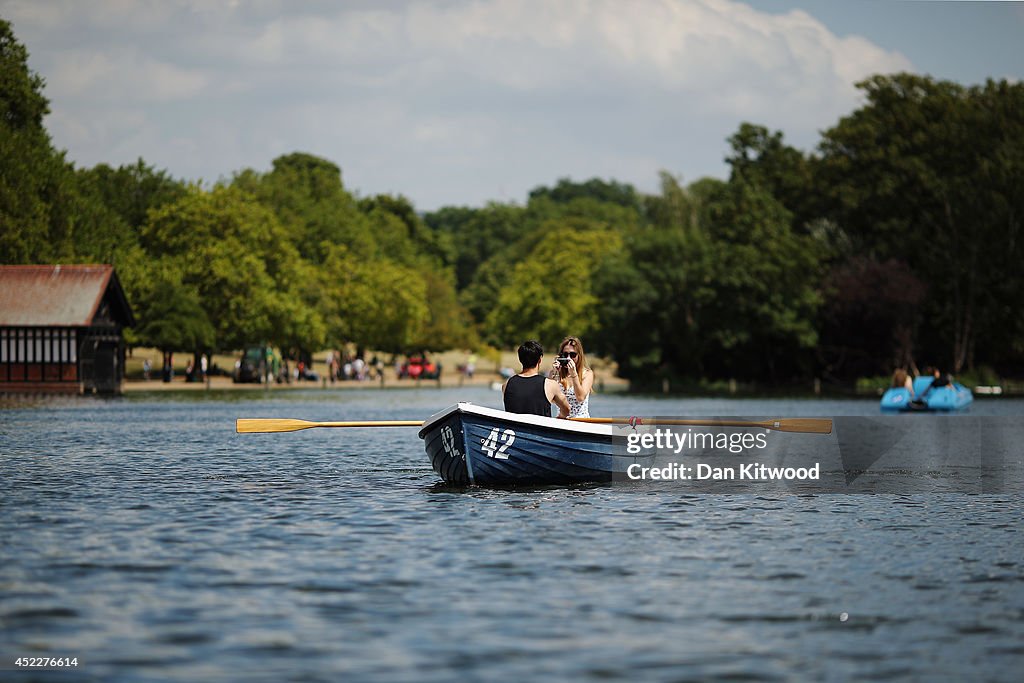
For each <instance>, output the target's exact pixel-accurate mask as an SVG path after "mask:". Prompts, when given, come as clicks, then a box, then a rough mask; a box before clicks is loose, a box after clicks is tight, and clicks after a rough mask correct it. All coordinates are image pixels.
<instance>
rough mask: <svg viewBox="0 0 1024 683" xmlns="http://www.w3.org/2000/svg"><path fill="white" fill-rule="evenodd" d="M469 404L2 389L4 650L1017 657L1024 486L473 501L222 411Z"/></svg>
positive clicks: (727, 668) (388, 446)
mask: <svg viewBox="0 0 1024 683" xmlns="http://www.w3.org/2000/svg"><path fill="white" fill-rule="evenodd" d="M466 399H468V400H472V401H475V402H477V403H481V404H485V405H497V404H498V403H499V402H500V395H499V394H496V393H492V392H487V391H483V390H472V391H465V392H459V391H456V390H442V391H439V390H426V389H424V390H422V391H411V390H405V391H385V392H366V391H359V392H356V391H344V392H318V391H309V392H279V393H276V394H275V393H273V392H271V393H269V394H262V393H258V392H257V393H249V392H230V393H229V392H225V393H224V394H220V395H216V394H214V395H210V396H207V395H202V394H188V395H185V394H177V395H176V394H168V393H164V394H153V395H146V396H131V397H127V398H124V399H119V400H107V401H102V400H84V401H79V400H68V399H61V400H57V401H43V402H39V403H36V404H34V405H28V406H24V405H22V406H15V407H10V406H8V407H7V408H6V409H5V410H4V411H3V412H2V413H0V466H2V473H3V488H2V490H0V548H3V550H2V562H0V624H2V634H3V635H2V637H0V657H3V658H4V659H5V662H4V664H5V665H6V664H9V662H8V661H6V660H9V659H10V658H11V657H13V656H15V655H32V654H44V653H45V654H49V655H54V656H60V655H63V656H78V657H79V658H80V660H81V661H82V663H83V665H82V666H80V668H79V671H78V673H77V674H76V675H75V677H74V678H69V679H68V680H103V681H111V680H112V681H139V680H153V681H157V680H160V681H166V680H172V681H193V680H209V681H213V680H238V679H245V680H262V681H279V680H285V679H294V680H310V681H318V680H323V681H336V680H387V681H394V680H408V681H432V680H450V679H451V678H453V677H454V676H455V675H458V676H459V677H465V678H467V679H469V680H481V679H491V680H536V679H540V678H548V679H567V680H581V679H583V680H586V679H601V680H609V679H611V680H629V681H632V680H639V679H656V680H679V679H688V680H708V679H715V678H720V679H728V678H741V679H746V680H770V679H808V678H837V679H850V678H855V679H869V678H870V679H923V680H930V679H936V678H938V679H960V678H970V679H989V680H999V679H1002V680H1009V679H1010V678H1011V672H1012V671H1015V670H1019V669H1020V667H1021V664H1024V647H1022V646H1021V642H1024V544H1022V543H1021V539H1020V532H1021V529H1020V521H1019V520H1020V515H1021V504H1020V499H1019V496H971V495H962V494H942V495H937V494H930V495H907V496H872V495H865V496H859V495H858V496H853V495H842V496H840V495H837V496H796V495H784V494H780V495H717V496H716V495H706V496H704V495H686V494H682V493H679V492H678V491H673V490H672V489H671V488H664V487H663V488H659V489H657V490H654V489H652V490H651V491H649V492H647V491H639V492H638V491H623V490H621V489H619V488H617V487H613V486H579V487H555V488H545V489H537V490H530V491H494V490H483V489H472V488H470V489H460V488H452V487H448V486H446V485H444V484H443V483H441V482H439V480H438V478H437V476H436V475H435V474H434V473H433V472H432V471H431V469H430V466H429V463H428V462H427V460H426V457H425V456H424V454H423V452H422V447H421V444H420V442H419V440H418V439H417V438H416V434H415V432H416V430H415V429H400V428H395V429H335V430H326V429H313V430H307V431H304V432H295V433H291V434H266V435H245V436H239V435H236V434H234V432H233V421H234V419H235V418H236V417H298V418H302V419H309V420H337V419H350V420H372V419H385V418H387V419H422V418H424V417H426V416H427V415H428V414H430V413H433V412H435V411H437V410H440V409H442V408H444V407H445V406H446V405H449V404H451V403H453V402H455V401H456V400H466ZM593 403H594V407H593V409H594V410H595V413H596V414H605V415H613V414H618V415H631V414H660V415H665V414H678V415H685V414H689V415H760V414H781V415H802V416H803V415H858V414H863V415H874V414H875V410H876V409H877V405H876V403H875V402H873V401H872V402H852V401H851V402H820V403H819V402H813V401H796V402H791V403H782V402H771V401H723V400H670V401H662V400H659V399H656V398H641V399H632V398H629V397H604V396H601V397H595V400H594V401H593ZM985 411H988V412H992V413H993V414H995V413H1000V414H1013V412H1014V411H1016V414H1021V413H1022V412H1024V405H1022V404H1021V403H1020V402H991V403H987V402H984V401H979V402H978V403H977V404H976V406H975V409H974V411H973V413H974V414H979V412H981V413H984V412H985ZM909 419H933V418H932V416H910V417H909ZM950 419H956V418H955V417H953V418H950ZM843 614H845V615H846V618H845V620H841V619H840V616H841V615H843ZM8 675H10V676H17V675H18V674H15V673H12V672H9V671H5V672H4V673H3V676H8ZM3 676H0V677H3ZM47 676H49V677H50V678H49V679H48V678H46V677H47ZM55 677H56V674H53V673H41V674H38V675H37V679H42V680H51V679H52V680H58V679H57V678H55ZM15 680H17V678H15ZM61 680H63V679H61Z"/></svg>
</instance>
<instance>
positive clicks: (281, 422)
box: [235, 418, 423, 434]
mask: <svg viewBox="0 0 1024 683" xmlns="http://www.w3.org/2000/svg"><path fill="white" fill-rule="evenodd" d="M421 426H423V423H422V422H420V421H418V420H369V421H367V422H308V421H306V420H289V419H286V418H280V419H278V418H266V419H262V418H253V419H247V418H239V419H237V420H235V431H236V432H238V433H239V434H253V433H267V432H297V431H299V430H301V429H310V428H311V427H421Z"/></svg>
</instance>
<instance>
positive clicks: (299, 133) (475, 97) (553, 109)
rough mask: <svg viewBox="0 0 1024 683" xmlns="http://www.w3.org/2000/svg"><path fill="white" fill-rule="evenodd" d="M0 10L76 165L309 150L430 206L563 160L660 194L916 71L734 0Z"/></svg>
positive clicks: (206, 160) (193, 162) (274, 1)
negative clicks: (130, 145)
mask: <svg viewBox="0 0 1024 683" xmlns="http://www.w3.org/2000/svg"><path fill="white" fill-rule="evenodd" d="M0 7H2V11H3V13H4V15H5V16H8V17H9V18H11V19H12V20H13V22H14V24H15V31H16V32H17V34H18V36H19V38H21V39H22V40H23V41H24V42H26V43H27V44H28V46H29V49H30V51H31V53H32V65H33V67H34V68H35V69H36V70H38V71H39V72H40V73H41V74H42V75H43V76H44V77H45V78H46V79H47V82H48V86H47V90H46V94H47V96H48V97H49V98H50V99H51V108H52V110H53V112H54V114H53V115H52V116H51V117H50V118H49V119H48V125H49V126H50V127H51V132H52V133H53V136H54V139H55V141H56V143H57V144H58V145H61V146H67V147H68V149H69V157H70V158H72V159H74V160H76V161H78V162H79V163H81V164H84V165H91V164H94V163H97V162H99V161H108V162H112V163H121V162H125V161H131V160H133V159H134V158H135V157H137V156H139V155H140V154H141V155H143V156H145V158H146V160H147V161H148V162H150V163H154V164H156V165H158V166H166V167H168V168H169V170H170V171H171V172H172V173H174V174H176V175H184V176H188V177H198V176H202V177H203V178H206V179H213V178H216V177H218V176H227V175H230V173H232V172H233V171H236V170H239V169H240V168H242V167H243V166H246V165H256V166H258V167H262V168H266V167H267V166H269V163H270V160H271V159H272V158H273V156H274V155H276V154H279V153H281V152H283V151H289V150H290V149H304V150H308V151H312V152H315V153H318V154H321V155H323V156H326V157H328V158H331V159H333V160H335V161H336V162H338V163H339V164H340V165H342V167H343V168H345V170H346V179H347V180H348V182H350V183H351V184H353V185H354V186H355V188H356V189H359V190H361V191H362V192H363V193H364V194H369V193H373V192H377V191H382V189H390V190H397V191H403V192H405V193H406V194H408V195H410V196H411V197H412V198H413V199H414V200H415V201H417V203H418V204H419V205H421V206H423V207H425V208H432V207H434V206H437V205H438V204H439V203H442V202H452V201H461V202H468V203H479V202H482V201H485V200H486V199H487V198H489V197H493V196H496V190H497V189H498V188H516V192H518V193H519V194H520V195H521V196H525V193H526V190H528V189H529V188H530V187H532V186H535V185H537V184H541V183H548V182H551V181H552V180H553V179H554V178H556V177H558V176H560V175H565V174H567V173H573V174H577V173H578V174H582V175H590V174H599V175H604V176H605V177H609V176H611V177H616V178H617V179H619V180H624V181H627V182H634V183H637V184H639V185H641V186H645V187H649V188H651V189H653V188H654V187H655V185H656V183H657V177H656V171H657V169H658V168H666V169H669V170H671V171H673V172H679V171H684V172H685V173H686V175H687V176H688V179H694V177H695V176H697V175H700V174H707V173H720V172H721V171H722V164H721V158H722V156H723V155H724V153H725V143H724V140H725V138H726V137H727V136H728V135H730V134H731V133H732V132H734V131H735V129H736V127H737V126H738V125H739V123H740V122H741V121H752V122H755V123H760V124H763V125H767V126H769V127H772V128H780V129H782V130H784V131H785V132H786V134H787V137H788V138H789V139H790V141H791V142H795V143H796V144H802V145H810V144H812V143H813V142H814V140H815V139H816V131H817V130H818V129H821V128H823V127H826V126H828V125H830V124H831V123H833V122H834V121H835V120H836V118H837V117H838V116H840V115H842V114H844V113H846V112H848V111H850V110H851V109H853V108H854V107H855V106H856V103H857V101H858V100H857V92H856V90H855V88H854V87H853V83H854V81H857V80H860V79H862V78H864V77H866V76H868V75H870V74H872V73H878V72H892V71H897V70H912V69H913V65H912V64H911V63H910V62H909V60H907V59H906V58H905V57H904V56H902V55H901V54H899V53H897V52H893V51H890V50H885V49H882V48H880V47H878V46H876V45H873V44H872V43H870V42H869V41H868V40H866V39H864V38H860V37H856V36H848V37H839V36H836V35H835V34H833V33H832V32H830V31H829V30H828V29H827V28H826V27H825V26H824V25H823V24H821V23H820V22H819V21H817V20H816V19H814V18H813V17H811V16H810V15H808V14H807V13H805V12H801V11H792V12H789V13H787V14H784V15H770V14H766V13H763V12H759V11H757V10H755V9H752V8H751V7H749V6H747V5H745V4H743V3H741V2H735V1H733V0H632V1H623V0H565V1H559V2H550V1H548V0H469V1H465V2H462V1H448V2H425V1H414V2H408V3H400V4H390V3H389V4H378V3H373V2H366V3H357V4H351V3H335V2H325V3H308V2H303V3H291V2H283V1H281V0H264V1H252V2H246V1H244V0H239V1H237V2H232V3H207V2H201V1H200V0H179V1H178V2H173V1H171V0H163V1H159V0H145V1H143V0H102V1H99V0H98V1H96V2H89V3H81V2H65V3H60V2H51V3H36V2H7V3H4V4H2V5H0ZM126 107H128V108H130V109H131V110H132V112H133V115H132V116H129V117H125V116H115V115H113V114H114V113H115V112H117V111H118V110H121V109H125V108H126ZM139 117H141V120H140V118H139ZM83 119H98V120H99V121H101V122H102V123H99V122H95V123H88V122H83ZM126 141H128V142H135V143H138V144H139V145H140V147H142V148H141V149H138V150H129V149H126V144H127V143H126ZM112 153H117V154H119V155H121V157H120V158H111V154H112ZM587 169H592V170H590V171H588V170H587ZM641 170H642V171H643V172H644V173H647V174H648V177H636V176H635V175H634V174H636V173H639V172H640V171H641ZM439 176H440V177H444V178H445V179H446V180H445V183H444V184H442V183H440V182H439V181H438V180H437V179H436V178H437V177H439ZM508 191H511V190H508Z"/></svg>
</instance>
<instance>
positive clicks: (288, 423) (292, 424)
mask: <svg viewBox="0 0 1024 683" xmlns="http://www.w3.org/2000/svg"><path fill="white" fill-rule="evenodd" d="M316 426H317V424H316V423H315V422H307V421H306V420H288V419H275V418H239V419H237V420H235V432H236V433H238V434H257V433H259V434H266V433H275V432H297V431H299V430H300V429H309V428H310V427H316Z"/></svg>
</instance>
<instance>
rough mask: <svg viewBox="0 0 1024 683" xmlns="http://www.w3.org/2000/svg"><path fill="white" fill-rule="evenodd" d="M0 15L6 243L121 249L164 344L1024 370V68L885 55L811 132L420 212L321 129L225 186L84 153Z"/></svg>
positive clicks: (139, 305)
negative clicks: (303, 149)
mask: <svg viewBox="0 0 1024 683" xmlns="http://www.w3.org/2000/svg"><path fill="white" fill-rule="evenodd" d="M27 56H28V55H27V52H26V50H25V48H24V46H22V45H21V44H20V43H18V41H17V39H16V38H15V36H14V34H13V32H12V30H11V27H10V25H9V24H8V23H6V22H3V21H2V20H0V222H2V231H0V262H3V263H49V262H63V263H69V262H73V261H78V262H107V263H113V264H115V265H116V266H117V268H118V272H119V273H120V274H121V277H122V280H123V282H124V284H125V288H126V291H127V293H128V296H129V298H130V300H131V303H132V305H133V307H134V308H135V310H136V314H137V318H138V319H139V320H140V325H139V327H138V328H136V329H135V330H133V331H131V334H132V335H133V337H132V341H133V342H135V343H138V344H146V345H153V346H157V347H159V348H163V349H165V350H179V351H197V350H200V349H201V350H231V349H237V348H239V347H241V346H243V345H246V344H250V343H255V342H261V341H262V342H269V343H272V344H274V345H277V346H281V347H283V348H285V349H292V350H296V351H312V350H316V349H320V348H326V347H328V346H335V345H339V344H342V343H349V342H351V343H354V344H357V345H359V346H362V347H367V348H373V349H375V350H381V351H391V352H396V353H397V352H407V351H412V350H429V349H432V350H441V349H447V348H478V347H482V346H484V345H490V346H494V347H501V348H510V347H514V346H515V345H517V344H518V343H519V342H520V341H521V340H522V339H524V338H527V337H536V338H538V339H541V340H542V341H544V342H545V343H551V344H553V343H556V342H557V341H558V339H560V338H561V337H562V336H563V335H565V334H577V335H580V336H582V337H584V339H585V341H586V342H587V344H588V350H591V349H593V350H595V351H598V352H600V353H603V354H605V355H607V356H609V357H611V358H612V359H614V360H615V361H617V362H618V365H619V368H620V372H621V373H622V374H623V375H624V376H626V377H628V378H630V379H633V380H635V381H637V382H638V384H640V385H643V384H644V383H646V382H654V381H660V380H661V379H663V378H673V379H674V378H680V379H729V378H732V379H737V380H748V381H773V382H781V381H787V380H795V379H809V378H811V377H821V378H824V379H833V380H840V381H842V380H849V379H851V378H855V377H859V376H867V375H874V374H881V373H886V372H888V371H889V370H890V369H891V368H892V367H893V366H894V365H901V366H908V365H913V364H915V363H919V364H937V365H941V366H943V367H945V368H948V369H949V370H952V371H953V372H961V371H964V370H970V369H976V368H979V367H981V366H988V367H991V368H994V370H995V371H997V372H1000V373H1005V374H1020V372H1021V371H1022V370H1024V363H1022V361H1024V313H1022V311H1024V301H1022V299H1024V286H1022V285H1024V283H1022V278H1024V276H1022V275H1021V274H1020V269H1019V268H1018V267H1017V264H1019V263H1020V262H1021V260H1022V258H1021V257H1022V253H1021V237H1022V236H1021V216H1022V215H1024V85H1021V84H1014V83H1009V82H1006V81H988V82H986V83H985V84H982V85H975V86H962V85H959V84H955V83H950V82H945V81H937V80H934V79H931V78H927V77H922V76H916V75H911V74H895V75H888V76H882V75H879V76H875V77H872V78H870V79H868V80H866V81H864V82H863V83H860V84H858V87H859V88H861V90H862V91H863V93H864V96H865V100H864V104H863V105H862V106H861V107H860V108H858V109H857V110H856V111H853V112H851V113H850V114H849V115H847V116H844V117H843V118H841V119H840V120H839V121H838V122H837V123H836V124H835V125H834V126H833V127H831V128H829V129H827V130H825V131H824V132H823V133H822V136H821V140H820V143H819V144H818V146H817V148H816V149H815V150H814V151H812V152H810V153H805V152H803V151H801V150H798V149H796V148H794V147H792V146H789V145H787V144H786V142H785V140H784V138H783V135H782V134H781V133H780V132H777V131H770V130H768V129H766V128H764V127H762V126H759V125H756V124H753V123H744V124H742V125H741V126H740V127H739V129H738V130H737V132H736V133H735V134H734V135H733V136H731V137H730V138H729V140H728V141H727V143H728V146H729V151H728V156H727V158H726V161H727V162H728V164H729V166H730V169H731V172H730V175H729V178H728V179H727V180H715V179H706V178H705V179H699V180H697V181H695V182H692V183H690V184H689V185H684V184H683V183H682V181H681V180H680V179H678V178H675V177H673V176H671V175H669V174H666V173H663V174H662V176H661V185H660V189H659V191H658V192H657V193H654V194H646V193H641V192H638V191H637V190H636V189H635V188H634V187H632V186H631V185H628V184H624V183H621V182H617V181H615V180H602V179H596V178H595V179H591V180H587V181H585V182H573V181H571V180H568V179H563V180H560V181H558V182H557V183H556V184H555V185H554V186H551V187H543V186H541V187H537V188H536V189H534V190H533V191H532V192H530V194H529V196H528V198H527V200H526V202H525V203H523V204H518V203H497V202H493V203H490V204H488V205H486V206H483V207H475V208H471V207H457V206H452V207H444V208H442V209H439V210H437V211H432V212H428V213H421V212H418V211H417V210H416V208H415V207H414V206H413V205H412V204H411V203H410V202H409V201H408V200H406V199H405V198H403V197H400V196H390V195H380V196H375V197H364V198H360V197H357V196H356V195H354V194H353V193H352V192H351V191H350V190H348V189H347V188H346V187H345V185H344V183H343V181H342V172H341V168H340V167H339V166H338V165H336V164H335V163H334V162H332V161H329V160H326V159H323V158H320V157H317V156H315V155H312V154H307V153H299V152H296V153H292V154H288V155H284V156H281V157H279V158H277V159H275V160H273V163H272V167H271V169H270V170H269V171H267V172H258V171H255V170H252V169H243V170H241V171H238V172H236V173H235V174H234V176H233V177H232V178H231V179H230V180H228V181H224V182H221V183H218V184H217V185H215V186H213V187H202V186H199V185H196V184H192V183H188V182H186V181H182V180H179V179H175V178H172V177H170V176H169V175H168V174H167V173H166V172H164V171H159V170H157V169H155V168H153V167H152V166H150V165H148V164H146V163H145V162H144V161H143V160H141V159H140V160H138V161H137V162H136V163H134V164H130V165H125V166H121V167H118V168H113V167H110V166H108V165H105V164H100V165H98V166H95V167H93V168H76V167H75V166H74V165H73V164H72V163H70V162H68V161H67V160H66V159H65V157H64V154H63V152H61V151H59V150H57V149H55V148H54V146H53V144H52V141H51V139H50V137H49V135H48V133H47V131H46V129H45V127H44V124H43V119H44V117H45V115H46V113H47V111H48V103H47V101H46V99H45V97H44V95H43V87H44V82H43V80H42V78H41V77H40V76H39V75H37V74H33V73H32V72H31V71H30V70H29V69H28V66H27Z"/></svg>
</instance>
